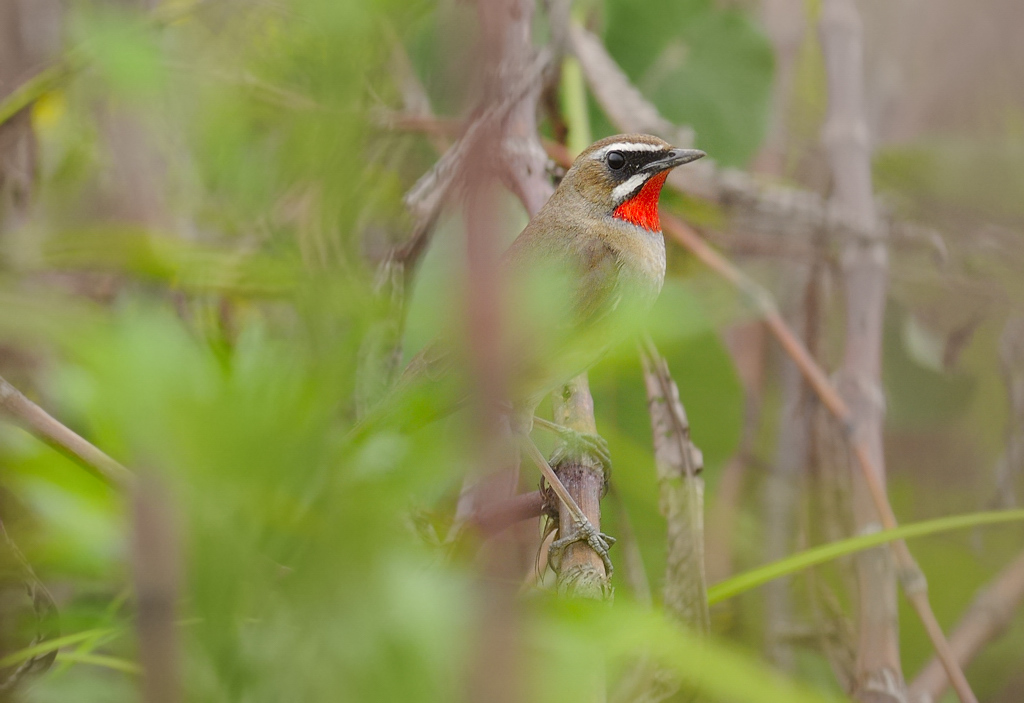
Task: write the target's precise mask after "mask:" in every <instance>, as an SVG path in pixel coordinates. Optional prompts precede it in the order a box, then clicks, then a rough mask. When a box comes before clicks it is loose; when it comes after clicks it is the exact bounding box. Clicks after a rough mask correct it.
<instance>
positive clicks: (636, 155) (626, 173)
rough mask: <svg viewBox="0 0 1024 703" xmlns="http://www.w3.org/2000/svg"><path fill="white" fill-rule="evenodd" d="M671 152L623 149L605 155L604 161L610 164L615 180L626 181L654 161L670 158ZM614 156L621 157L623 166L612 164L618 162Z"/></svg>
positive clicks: (668, 150) (609, 167) (664, 150)
mask: <svg viewBox="0 0 1024 703" xmlns="http://www.w3.org/2000/svg"><path fill="white" fill-rule="evenodd" d="M670 151H671V149H657V150H655V151H650V150H647V149H644V150H640V149H636V150H630V149H629V147H623V148H618V149H613V150H612V151H609V152H608V153H607V154H605V157H604V160H605V163H606V164H608V170H609V171H610V172H611V175H612V176H613V177H614V178H616V179H619V180H625V179H627V178H629V177H630V176H633V175H634V174H636V173H637V172H638V171H639V170H640V169H642V168H643V167H644V166H646V165H647V164H649V163H651V162H652V161H657V160H658V159H663V158H665V157H666V156H668V154H669V152H670ZM613 154H614V155H617V156H620V157H622V159H623V164H622V165H621V166H618V167H617V168H616V165H617V164H615V163H612V162H613V161H617V159H616V158H615V157H613Z"/></svg>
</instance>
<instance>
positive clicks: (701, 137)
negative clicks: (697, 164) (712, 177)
mask: <svg viewBox="0 0 1024 703" xmlns="http://www.w3.org/2000/svg"><path fill="white" fill-rule="evenodd" d="M604 40H605V44H606V45H607V47H608V50H609V51H610V52H611V54H612V56H614V57H615V59H616V60H617V61H618V63H619V65H620V66H622V68H623V69H624V70H625V71H626V73H627V74H629V76H630V78H632V79H633V81H634V83H635V84H636V85H637V86H638V87H639V88H640V89H641V90H642V91H643V93H644V95H645V96H646V97H647V98H648V99H649V100H651V101H652V102H654V104H655V105H656V106H657V107H658V109H659V110H660V111H661V113H662V114H663V115H665V116H666V117H668V118H669V119H670V120H672V121H673V122H675V123H677V124H686V125H691V126H693V128H694V130H695V131H696V133H697V144H696V145H697V146H698V147H700V148H701V149H704V150H705V151H707V152H708V153H709V154H711V155H712V156H713V158H714V159H715V160H716V161H719V162H720V163H722V164H723V165H727V166H745V165H746V164H747V162H748V161H749V160H750V159H751V157H752V156H753V155H754V153H755V152H756V151H757V149H758V147H759V146H760V145H761V139H762V138H763V137H764V134H765V130H766V129H767V121H768V108H769V102H770V100H769V99H770V96H771V83H772V63H773V58H772V49H771V45H770V44H769V43H768V41H767V39H766V38H765V37H764V35H763V34H762V33H761V32H760V30H758V29H757V28H756V26H755V25H754V23H753V22H752V20H751V19H750V18H749V17H748V16H747V15H746V14H744V13H743V12H741V11H738V10H736V9H723V8H722V6H721V3H716V2H713V0H684V1H683V2H673V1H672V0H654V1H648V2H641V3H637V2H625V1H623V0H609V2H607V3H606V18H605V32H604Z"/></svg>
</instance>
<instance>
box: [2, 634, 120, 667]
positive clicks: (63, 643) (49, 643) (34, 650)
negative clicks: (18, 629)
mask: <svg viewBox="0 0 1024 703" xmlns="http://www.w3.org/2000/svg"><path fill="white" fill-rule="evenodd" d="M118 632H119V629H118V628H110V627H106V628H99V629H94V630H85V631H83V632H76V633H74V634H72V635H64V636H63V637H57V638H54V639H52V640H46V641H45V642H40V643H39V644H36V645H33V646H31V647H26V648H25V649H19V650H18V651H17V652H12V653H11V654H8V655H7V656H6V657H4V658H3V659H0V667H7V666H14V665H15V664H20V663H21V662H23V661H26V660H27V659H31V658H32V657H37V656H39V655H40V654H46V653H47V652H52V651H53V650H55V649H60V648H62V647H69V646H71V645H73V644H78V643H79V642H84V641H86V640H90V639H92V638H94V637H105V636H108V635H113V634H117V633H118Z"/></svg>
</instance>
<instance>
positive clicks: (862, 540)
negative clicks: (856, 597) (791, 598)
mask: <svg viewBox="0 0 1024 703" xmlns="http://www.w3.org/2000/svg"><path fill="white" fill-rule="evenodd" d="M1018 520H1024V510H996V511H990V512H984V513H970V514H968V515H954V516H952V517H944V518H939V519H937V520H926V521H924V522H916V523H913V524H910V525H901V526H900V527H898V528H896V529H895V530H886V531H883V532H876V533H874V534H870V535H861V536H858V537H851V538H850V539H844V540H841V541H839V542H832V543H831V544H825V545H822V546H820V547H815V548H813V549H808V550H806V551H803V552H799V553H797V554H794V555H792V556H790V557H786V558H785V559H782V560H780V561H776V562H772V563H771V564H765V565H764V566H761V567H758V568H756V569H753V570H752V571H747V572H745V573H742V574H739V575H738V576H734V577H732V578H730V579H726V580H725V581H721V582H719V583H716V584H715V585H714V586H711V587H710V588H709V589H708V603H709V604H711V605H714V604H715V603H721V602H722V601H724V600H727V599H729V598H732V597H734V596H738V595H740V594H741V593H745V592H747V591H749V590H751V589H753V588H757V587H758V586H761V585H762V584H765V583H768V582H769V581H773V580H775V579H777V578H781V577H783V576H788V575H790V574H794V573H796V572H797V571H802V570H804V569H806V568H808V567H811V566H817V565H818V564H823V563H825V562H827V561H831V560H833V559H836V558H838V557H842V556H846V555H848V554H854V553H855V552H860V551H864V550H865V549H871V548H872V547H877V546H879V545H882V544H885V543H886V542H891V541H893V540H897V539H909V538H911V537H923V536H925V535H931V534H935V533H937V532H948V531H950V530H961V529H964V528H967V527H978V526H980V525H995V524H998V523H1002V522H1015V521H1018Z"/></svg>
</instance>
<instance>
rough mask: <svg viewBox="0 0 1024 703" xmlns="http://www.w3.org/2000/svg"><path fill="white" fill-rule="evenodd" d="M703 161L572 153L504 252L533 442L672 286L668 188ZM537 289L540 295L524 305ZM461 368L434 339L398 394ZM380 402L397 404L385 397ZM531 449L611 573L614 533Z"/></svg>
mask: <svg viewBox="0 0 1024 703" xmlns="http://www.w3.org/2000/svg"><path fill="white" fill-rule="evenodd" d="M703 156H705V154H704V152H703V151H699V150H696V149H676V148H673V147H672V145H670V144H669V143H667V142H665V141H664V140H662V139H659V138H658V137H654V136H650V135H646V134H624V135H621V134H620V135H616V136H613V137H607V138H605V139H602V140H600V141H598V142H595V143H594V144H592V145H591V146H590V147H588V148H587V149H586V150H585V151H583V152H582V153H581V154H580V155H579V156H578V157H577V158H576V160H575V162H574V163H573V165H572V167H571V168H570V169H569V170H568V172H566V174H565V176H564V177H563V178H562V181H561V183H560V184H559V185H558V188H557V189H556V190H555V192H554V193H553V194H552V196H551V197H550V198H549V199H548V201H547V203H545V204H544V206H543V207H542V208H541V210H540V212H538V213H537V215H536V216H535V217H534V218H533V219H532V220H531V221H530V223H529V224H528V225H527V226H526V228H525V229H524V230H523V231H522V233H520V234H519V236H518V237H517V238H516V240H515V241H514V242H513V243H512V245H511V246H510V247H509V249H508V251H507V252H506V253H505V255H504V257H503V260H502V265H503V268H504V271H505V272H506V273H507V274H508V278H509V279H510V280H509V282H510V283H512V284H513V285H514V288H513V293H514V294H513V295H512V296H509V297H510V299H511V306H512V308H511V310H509V311H507V312H509V314H508V315H506V317H505V322H507V323H508V324H507V325H506V326H507V327H509V328H512V331H511V332H510V333H509V334H508V336H507V338H506V340H505V347H506V348H508V349H511V350H513V351H514V354H512V355H510V356H509V362H510V363H509V364H508V367H509V368H508V369H507V372H508V377H509V381H510V382H509V387H510V388H511V389H512V390H511V392H512V394H513V397H512V398H510V400H511V403H512V425H513V430H514V432H516V433H517V434H519V435H521V436H523V437H525V438H527V440H528V436H529V433H530V431H531V429H532V427H533V422H534V411H535V409H536V407H537V405H538V404H539V403H540V401H541V400H542V399H543V398H544V396H545V395H547V393H549V392H551V391H553V390H555V389H557V388H559V387H561V386H562V385H563V384H565V383H566V382H567V381H569V380H570V379H572V378H573V377H575V376H577V375H579V374H580V373H583V372H584V371H586V370H587V369H588V368H590V367H591V366H592V365H594V364H595V363H596V362H597V361H598V360H600V358H601V357H602V356H603V355H604V354H605V353H606V352H607V350H608V349H609V348H610V347H611V346H613V344H614V343H615V342H616V341H618V340H617V339H616V336H618V335H621V334H622V332H623V330H624V329H628V328H629V326H630V325H628V324H624V322H627V321H628V320H630V319H631V318H633V317H635V316H636V315H638V314H642V313H643V312H645V311H646V310H647V309H649V308H650V306H651V305H652V304H653V303H654V301H655V300H656V299H657V297H658V294H659V293H660V292H661V288H662V284H663V283H664V281H665V240H664V237H663V236H662V233H661V221H660V219H659V217H658V199H659V196H660V194H661V189H662V186H664V185H665V180H666V179H667V178H668V172H669V171H670V170H671V169H673V168H675V167H676V166H681V165H683V164H686V163H690V162H691V161H696V160H697V159H700V158H702V157H703ZM552 281H554V284H552ZM537 291H540V292H539V293H538V292H537ZM531 294H532V295H534V299H533V300H532V301H524V298H528V297H529V296H530V295H531ZM538 297H539V300H538V299H537V298H538ZM541 318H543V319H541ZM454 361H455V360H454V358H453V354H452V353H451V349H448V348H446V347H445V346H444V345H442V344H430V345H428V346H427V347H426V348H425V349H424V350H423V351H421V352H420V353H419V354H418V355H417V356H416V357H414V358H413V360H412V361H411V362H410V363H409V366H408V367H407V368H406V370H405V372H404V373H403V374H402V376H401V378H400V379H399V381H398V383H397V384H396V390H397V389H402V388H408V387H410V386H411V385H412V384H414V383H415V382H416V380H417V379H421V378H423V377H429V378H434V379H436V378H438V377H441V376H446V375H448V374H447V373H446V372H447V371H449V370H450V369H451V368H452V367H454V366H455V365H456V364H455V363H454ZM391 395H392V396H394V395H395V394H394V393H392V394H391ZM442 404H443V403H442ZM384 405H392V404H391V403H389V402H387V400H386V401H385V403H384ZM366 419H367V418H364V421H365V420H366ZM544 425H545V426H546V427H547V428H548V429H553V430H555V431H556V432H558V433H559V434H560V435H561V436H562V438H563V441H564V442H565V443H566V444H567V445H569V446H571V447H573V449H574V451H575V450H579V451H586V452H588V453H590V454H592V455H594V456H595V458H598V459H599V460H600V461H601V462H602V463H604V464H605V466H606V467H607V466H608V465H609V458H608V451H607V445H606V444H605V443H604V440H602V439H601V438H600V437H597V436H590V435H583V434H581V433H577V432H575V431H573V430H570V429H569V428H564V427H559V426H557V425H553V424H552V423H544ZM526 447H527V450H528V453H529V454H530V456H531V458H532V459H533V460H534V461H535V463H537V465H538V467H539V468H540V469H541V471H542V472H543V473H544V475H545V477H546V478H547V480H548V482H549V483H550V484H551V485H552V488H553V489H554V490H555V492H556V493H557V494H558V495H559V497H560V498H561V499H562V500H563V501H565V502H566V503H567V505H569V506H570V509H571V510H572V508H573V507H575V510H572V512H574V513H575V517H576V520H577V523H579V528H580V529H579V530H578V534H577V538H576V539H582V540H585V541H587V542H588V543H589V544H590V545H591V547H593V548H594V549H595V551H597V552H598V553H599V554H600V555H601V556H602V558H603V559H605V563H606V566H607V567H608V570H609V574H610V569H611V565H610V562H609V561H608V559H607V547H608V541H607V540H608V538H606V537H605V536H604V535H600V534H599V533H598V532H597V531H596V530H595V529H594V528H593V526H592V525H590V523H589V521H587V519H586V517H585V516H583V514H582V512H580V511H579V508H578V507H577V506H575V503H574V502H572V499H571V498H570V497H568V493H567V492H566V491H565V489H564V487H563V486H562V485H561V483H560V482H559V481H558V479H557V477H555V476H554V473H553V472H552V470H551V468H550V465H549V464H548V463H547V461H546V460H545V459H544V457H543V456H542V455H540V453H539V452H538V451H537V449H536V446H535V445H533V444H532V442H531V441H527V442H526ZM560 546H562V547H564V545H560Z"/></svg>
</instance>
